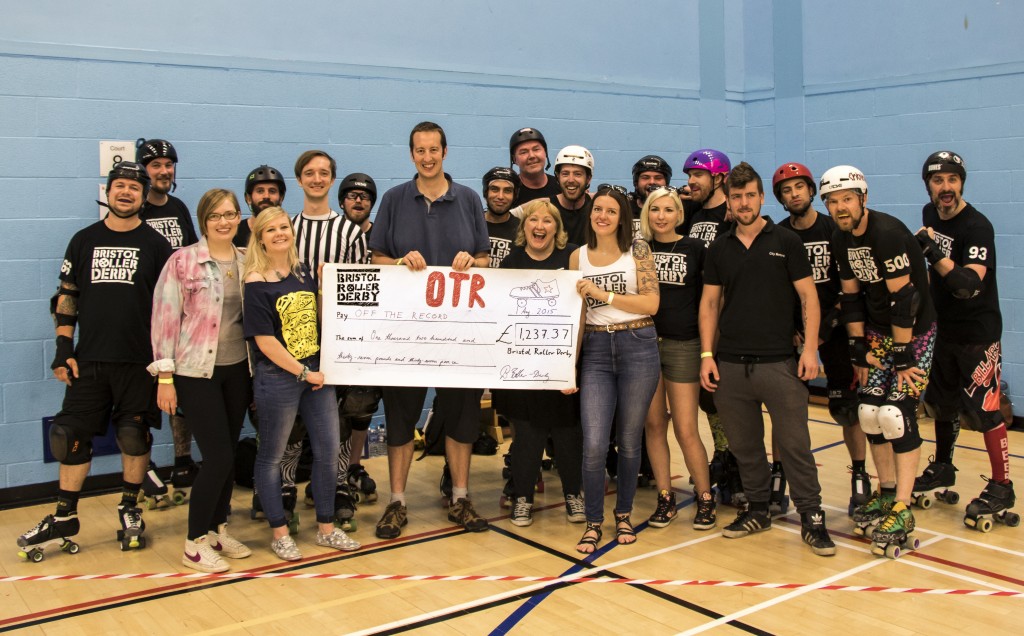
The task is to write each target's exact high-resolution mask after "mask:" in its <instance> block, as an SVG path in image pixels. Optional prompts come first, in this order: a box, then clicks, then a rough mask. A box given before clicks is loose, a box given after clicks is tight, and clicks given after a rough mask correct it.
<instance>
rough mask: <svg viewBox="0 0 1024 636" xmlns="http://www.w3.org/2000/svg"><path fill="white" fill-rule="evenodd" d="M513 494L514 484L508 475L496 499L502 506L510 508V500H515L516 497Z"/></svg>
mask: <svg viewBox="0 0 1024 636" xmlns="http://www.w3.org/2000/svg"><path fill="white" fill-rule="evenodd" d="M515 495H516V489H515V485H514V484H513V483H512V478H511V477H510V478H509V479H507V480H506V481H505V486H504V487H503V488H502V489H501V498H500V499H499V500H498V504H499V505H500V506H501V507H502V508H511V507H512V502H513V501H515V498H516V496H515Z"/></svg>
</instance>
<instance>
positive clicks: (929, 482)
mask: <svg viewBox="0 0 1024 636" xmlns="http://www.w3.org/2000/svg"><path fill="white" fill-rule="evenodd" d="M955 483H956V466H954V465H953V464H947V463H945V462H937V461H935V456H934V455H932V456H931V457H929V458H928V467H927V468H925V469H924V472H923V473H921V476H920V477H918V478H917V479H915V480H914V492H913V494H912V495H911V499H910V501H911V503H912V504H913V505H915V506H917V507H918V508H923V509H924V510H927V509H929V508H931V507H932V504H933V503H935V500H936V499H937V500H939V501H941V502H943V503H947V504H949V505H951V506H955V505H956V504H957V503H959V502H960V495H959V494H958V493H956V492H954V491H952V490H949V487H950V486H952V485H953V484H955Z"/></svg>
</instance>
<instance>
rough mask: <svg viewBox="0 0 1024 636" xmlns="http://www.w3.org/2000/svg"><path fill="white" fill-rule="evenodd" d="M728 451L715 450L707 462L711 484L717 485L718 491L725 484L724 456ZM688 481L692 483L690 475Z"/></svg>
mask: <svg viewBox="0 0 1024 636" xmlns="http://www.w3.org/2000/svg"><path fill="white" fill-rule="evenodd" d="M728 452H729V451H728V450H716V451H715V454H714V455H712V456H711V461H710V462H709V463H708V473H709V477H710V478H711V486H712V487H715V486H717V487H718V490H719V491H721V490H722V489H723V488H725V487H726V485H727V484H726V483H725V456H726V453H728ZM690 483H693V478H692V477H691V478H690Z"/></svg>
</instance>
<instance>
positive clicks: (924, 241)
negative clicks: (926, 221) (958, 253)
mask: <svg viewBox="0 0 1024 636" xmlns="http://www.w3.org/2000/svg"><path fill="white" fill-rule="evenodd" d="M914 236H915V237H916V238H917V243H918V245H920V246H921V251H922V252H923V253H924V257H925V258H926V259H928V262H929V263H930V264H931V265H932V266H933V267H934V266H935V264H936V263H938V262H939V261H941V260H942V259H943V258H945V257H946V255H945V254H943V253H942V249H941V248H940V247H939V244H938V243H936V242H935V239H933V238H932V237H930V236H928V230H926V229H922V230H920V231H918V233H917V234H915V235H914Z"/></svg>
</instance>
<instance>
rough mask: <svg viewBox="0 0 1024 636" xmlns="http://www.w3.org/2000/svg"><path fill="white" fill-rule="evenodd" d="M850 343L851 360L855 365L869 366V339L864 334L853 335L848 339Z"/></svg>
mask: <svg viewBox="0 0 1024 636" xmlns="http://www.w3.org/2000/svg"><path fill="white" fill-rule="evenodd" d="M846 342H847V343H848V344H849V345H850V362H851V363H852V364H853V366H855V367H866V366H868V354H869V353H870V352H871V350H870V349H869V348H868V341H867V339H866V338H864V336H852V337H850V338H848V339H847V340H846Z"/></svg>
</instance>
